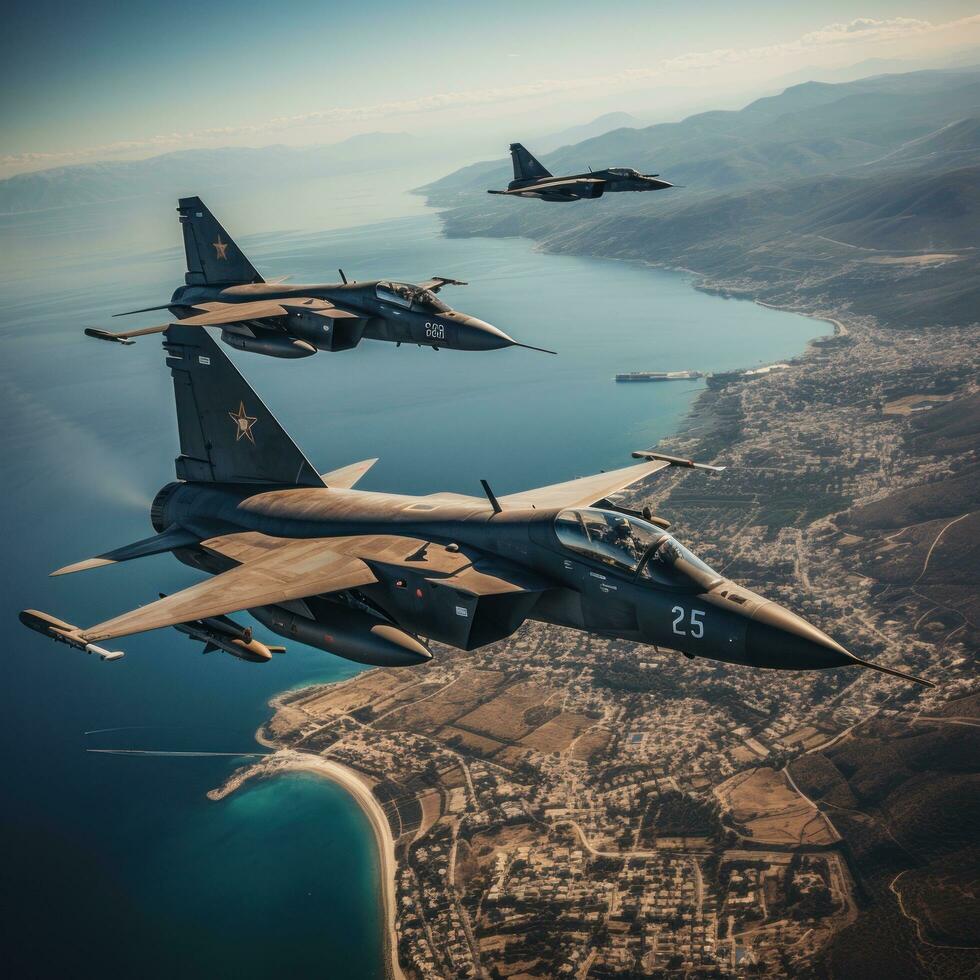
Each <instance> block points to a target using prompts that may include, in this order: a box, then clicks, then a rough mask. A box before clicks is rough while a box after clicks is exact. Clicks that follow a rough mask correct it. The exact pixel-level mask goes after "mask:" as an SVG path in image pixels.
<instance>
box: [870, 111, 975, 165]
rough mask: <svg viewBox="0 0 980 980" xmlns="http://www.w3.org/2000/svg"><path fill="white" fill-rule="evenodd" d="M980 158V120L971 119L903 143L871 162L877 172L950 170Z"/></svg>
mask: <svg viewBox="0 0 980 980" xmlns="http://www.w3.org/2000/svg"><path fill="white" fill-rule="evenodd" d="M978 158H980V118H976V117H970V118H967V119H958V120H956V121H955V122H951V123H947V124H946V125H944V126H941V127H940V128H939V129H937V130H936V131H935V132H932V133H928V134H927V135H926V136H920V137H919V138H918V139H914V140H910V141H909V142H907V143H903V144H902V145H901V146H900V147H898V148H897V149H895V150H892V151H891V152H889V153H887V154H885V155H884V156H882V157H879V158H878V159H877V160H874V161H872V165H873V166H874V167H875V168H876V169H887V168H888V167H897V168H909V167H911V168H913V169H915V170H922V169H925V168H931V169H933V170H940V169H941V170H951V169H953V168H955V167H957V166H962V165H964V164H967V165H969V164H970V163H971V162H973V161H975V160H977V159H978Z"/></svg>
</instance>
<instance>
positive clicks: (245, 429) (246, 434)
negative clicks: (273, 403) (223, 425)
mask: <svg viewBox="0 0 980 980" xmlns="http://www.w3.org/2000/svg"><path fill="white" fill-rule="evenodd" d="M228 418H230V419H231V420H232V422H234V423H235V425H236V426H237V430H236V432H235V442H238V440H239V439H243V438H244V439H248V441H249V442H250V443H252V445H253V446H254V445H255V436H253V435H252V427H253V426H254V425H255V423H256V421H257V419H256V418H255V416H253V415H247V414H246V412H245V402H239V403H238V411H237V412H229V413H228Z"/></svg>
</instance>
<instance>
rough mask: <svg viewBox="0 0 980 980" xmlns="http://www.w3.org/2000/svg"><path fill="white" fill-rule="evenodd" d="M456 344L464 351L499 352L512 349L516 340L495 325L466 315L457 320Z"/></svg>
mask: <svg viewBox="0 0 980 980" xmlns="http://www.w3.org/2000/svg"><path fill="white" fill-rule="evenodd" d="M456 322H457V324H458V325H457V327H456V343H457V344H458V345H459V347H460V348H461V349H462V350H499V349H500V348H501V347H512V346H513V345H514V344H515V343H517V341H516V340H514V339H513V337H509V336H507V334H505V333H504V332H503V330H499V329H498V328H497V327H495V326H493V324H490V323H487V322H486V321H484V320H479V319H477V318H476V317H475V316H466V315H465V314H463V315H461V316H459V317H458V318H457V321H456Z"/></svg>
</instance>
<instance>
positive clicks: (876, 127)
mask: <svg viewBox="0 0 980 980" xmlns="http://www.w3.org/2000/svg"><path fill="white" fill-rule="evenodd" d="M543 156H544V160H543V161H542V162H544V164H545V166H548V167H550V168H551V169H553V171H554V172H555V173H559V174H560V173H563V172H576V171H581V170H582V169H583V168H584V166H585V165H586V164H589V163H591V164H593V165H595V166H601V165H609V164H616V165H621V166H635V167H637V168H639V169H642V170H644V171H646V172H657V171H659V172H661V173H662V174H663V176H664V177H665V178H666V179H668V180H671V181H673V182H676V183H677V184H679V185H683V186H681V187H678V188H676V189H673V190H667V191H661V192H658V193H656V194H644V195H629V194H626V195H616V196H615V197H610V198H603V199H602V200H601V201H598V202H584V203H583V202H578V203H575V204H565V205H550V204H544V203H542V202H538V201H514V200H509V199H508V200H503V201H501V200H500V199H498V198H491V197H488V196H487V194H486V189H487V188H488V187H495V186H501V183H500V182H501V181H503V182H506V181H507V180H508V179H509V178H510V167H509V163H508V162H505V161H489V162H484V163H480V164H474V165H472V166H470V167H466V168H464V169H462V170H458V171H456V172H455V173H452V174H450V175H448V176H447V177H444V178H442V179H441V180H438V181H436V182H434V183H432V184H429V185H428V186H427V187H424V188H421V189H420V191H421V192H422V193H424V194H426V196H427V197H428V200H429V201H430V202H431V203H433V204H436V205H438V206H442V207H444V208H447V210H446V211H445V212H444V213H443V219H444V223H445V227H446V230H447V232H448V233H449V234H451V235H460V236H467V235H494V236H512V235H521V236H525V237H528V238H533V239H535V240H537V241H539V242H541V243H542V244H543V245H544V246H545V247H546V248H548V249H550V250H553V251H563V252H576V253H582V254H590V255H598V256H606V257H619V258H628V259H639V260H644V261H649V262H655V263H658V264H663V265H668V266H675V267H681V268H686V269H691V270H693V271H696V272H700V273H703V274H704V275H706V276H708V277H709V278H710V279H711V280H713V281H715V282H718V281H721V280H724V281H726V282H732V281H739V282H740V283H741V284H742V286H743V287H745V288H747V289H749V290H750V291H754V292H755V293H756V294H757V295H758V294H759V293H760V291H763V290H770V289H773V288H775V287H774V284H775V283H778V284H779V286H780V288H781V289H783V291H784V294H785V290H787V289H793V290H795V291H797V292H798V293H799V292H802V291H809V296H810V298H811V299H812V298H813V296H816V295H819V296H821V297H823V298H824V299H833V300H835V301H836V302H837V303H847V304H850V305H851V306H852V308H853V309H855V310H859V309H860V310H866V311H868V312H874V313H875V315H877V316H879V317H881V318H883V319H884V320H886V321H890V322H893V323H896V324H897V323H905V324H908V325H916V324H922V323H927V322H931V323H964V322H974V321H976V320H977V319H980V286H978V285H977V283H978V279H980V257H978V253H977V250H976V246H977V239H978V236H977V229H978V228H980V69H977V68H972V69H964V70H957V71H921V72H911V73H908V74H904V75H884V76H879V77H874V78H866V79H861V80H859V81H855V82H847V83H844V84H838V85H831V84H827V83H823V82H808V83H805V84H802V85H796V86H793V87H792V88H789V89H787V90H786V91H785V92H782V93H781V94H780V95H776V96H772V97H767V98H763V99H758V100H756V101H755V102H752V103H751V104H750V105H748V106H746V107H745V108H744V109H742V110H740V111H737V112H705V113H700V114H698V115H695V116H691V117H689V118H687V119H684V120H683V121H681V122H678V123H668V124H659V125H656V126H649V127H646V128H642V129H619V130H615V131H613V132H609V133H606V134H605V135H603V136H600V137H597V138H592V139H589V140H585V141H584V142H582V143H579V144H577V145H574V146H567V147H563V148H561V149H560V150H557V151H556V152H554V153H551V154H544V155H543ZM916 252H918V253H930V254H929V255H928V256H923V258H922V259H921V261H920V260H919V259H917V258H915V256H912V257H909V256H908V255H907V254H905V255H903V254H901V253H916ZM878 253H881V254H878ZM895 253H900V254H898V255H897V256H896V254H895ZM800 298H801V299H805V298H806V297H804V296H802V295H801V296H800Z"/></svg>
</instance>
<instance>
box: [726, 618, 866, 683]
mask: <svg viewBox="0 0 980 980" xmlns="http://www.w3.org/2000/svg"><path fill="white" fill-rule="evenodd" d="M745 649H746V651H747V653H748V655H749V657H750V659H751V660H752V662H753V663H754V664H755V665H756V666H757V667H777V668H783V669H788V670H814V669H819V668H822V667H843V666H844V665H845V664H853V663H855V658H854V657H852V656H851V655H850V654H849V653H848V652H847V651H846V650H845V649H844V648H843V647H842V646H841V645H840V644H839V643H838V642H837V641H836V640H832V639H831V638H830V637H829V636H827V634H826V633H824V632H823V631H822V630H818V629H817V628H816V626H813V625H812V624H811V623H808V622H807V621H806V620H805V619H803V618H802V617H800V616H797V615H796V613H792V612H790V611H789V610H788V609H785V608H783V607H782V606H780V605H778V604H777V603H775V602H768V601H767V602H764V603H763V604H762V605H761V606H759V608H758V609H756V610H755V612H753V613H752V618H751V619H750V620H749V624H748V629H747V630H746V634H745Z"/></svg>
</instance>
